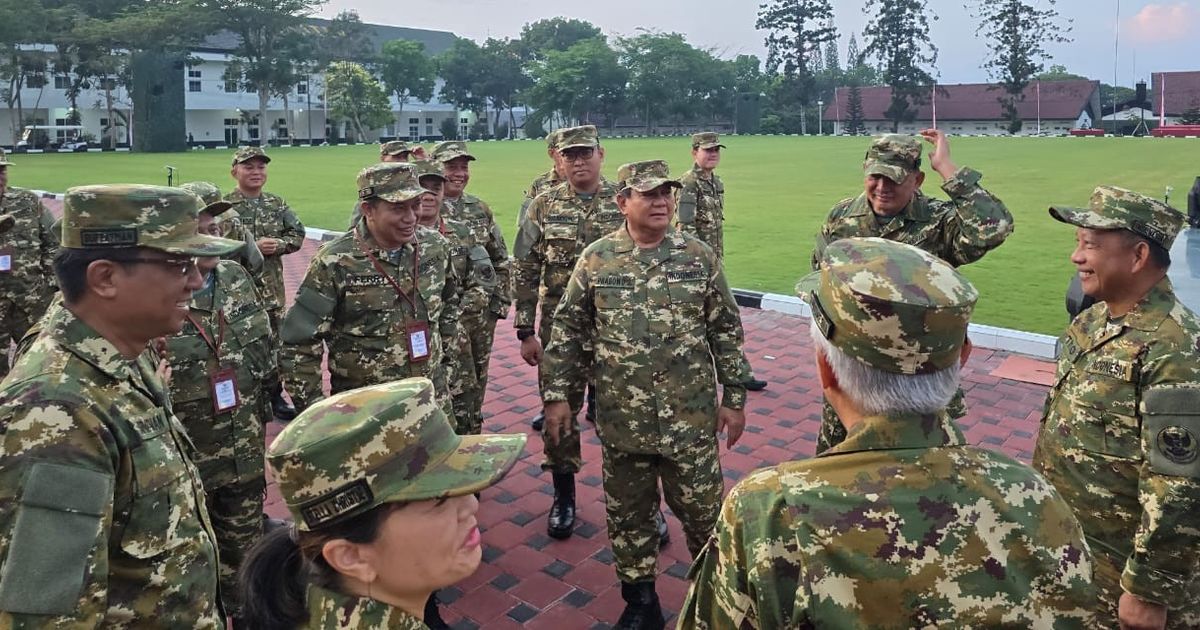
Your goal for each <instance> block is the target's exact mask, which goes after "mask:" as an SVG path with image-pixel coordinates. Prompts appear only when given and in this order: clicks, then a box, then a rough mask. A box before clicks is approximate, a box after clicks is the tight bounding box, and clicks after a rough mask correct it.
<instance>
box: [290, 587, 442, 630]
mask: <svg viewBox="0 0 1200 630" xmlns="http://www.w3.org/2000/svg"><path fill="white" fill-rule="evenodd" d="M306 599H307V601H308V618H309V623H310V624H312V625H313V627H320V628H338V629H342V628H344V629H346V630H349V629H351V628H372V629H378V630H382V629H384V628H392V629H395V630H424V629H426V628H428V626H426V625H425V622H423V621H421V620H420V619H417V618H416V617H414V616H412V615H410V614H408V613H406V612H404V611H403V610H400V609H399V608H396V607H394V606H391V605H389V604H385V603H383V602H380V601H377V600H374V599H370V598H366V597H354V596H350V595H343V594H341V593H335V592H333V591H331V590H328V589H324V588H321V587H319V586H314V585H309V587H308V594H307V597H306Z"/></svg>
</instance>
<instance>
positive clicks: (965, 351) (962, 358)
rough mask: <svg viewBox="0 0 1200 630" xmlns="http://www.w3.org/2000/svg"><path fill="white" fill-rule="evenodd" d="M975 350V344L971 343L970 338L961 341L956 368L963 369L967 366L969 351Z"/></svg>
mask: <svg viewBox="0 0 1200 630" xmlns="http://www.w3.org/2000/svg"><path fill="white" fill-rule="evenodd" d="M974 349H975V344H973V343H971V338H970V337H967V338H966V339H964V340H963V345H962V350H960V351H959V355H958V366H959V367H964V366H966V365H967V359H969V358H970V357H971V351H972V350H974Z"/></svg>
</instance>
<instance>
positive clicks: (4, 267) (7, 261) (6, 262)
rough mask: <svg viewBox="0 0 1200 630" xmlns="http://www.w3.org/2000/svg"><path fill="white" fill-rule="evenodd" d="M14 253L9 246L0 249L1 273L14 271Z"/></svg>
mask: <svg viewBox="0 0 1200 630" xmlns="http://www.w3.org/2000/svg"><path fill="white" fill-rule="evenodd" d="M12 270H13V253H12V250H11V249H8V248H7V247H6V248H4V249H0V273H12Z"/></svg>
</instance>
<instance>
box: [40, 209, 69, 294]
mask: <svg viewBox="0 0 1200 630" xmlns="http://www.w3.org/2000/svg"><path fill="white" fill-rule="evenodd" d="M34 202H35V203H37V208H38V209H40V210H41V216H40V217H39V225H38V237H39V239H40V241H41V243H40V245H41V251H40V252H39V254H40V257H41V265H42V273H44V274H45V275H46V283H47V284H48V285H49V287H50V292H51V293H52V292H53V291H54V290H55V289H56V288H57V284H58V281H57V278H56V276H55V275H54V256H55V254H57V253H58V246H59V244H60V243H61V242H62V234H61V233H58V234H56V233H55V231H54V215H53V214H51V213H50V210H49V209H47V208H46V207H45V206H43V205H42V202H41V201H40V200H37V199H36V197H35V199H34Z"/></svg>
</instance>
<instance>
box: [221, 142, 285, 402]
mask: <svg viewBox="0 0 1200 630" xmlns="http://www.w3.org/2000/svg"><path fill="white" fill-rule="evenodd" d="M270 162H271V158H270V157H269V156H268V155H267V154H266V152H264V151H263V150H262V149H261V148H259V147H242V148H240V149H238V150H237V152H236V153H234V155H233V168H232V170H231V171H230V174H231V175H233V178H234V180H236V181H237V188H235V189H234V190H233V191H232V192H230V193H229V194H228V195H226V196H225V200H226V201H230V202H233V203H236V204H238V214H239V215H241V224H242V226H243V227H244V228H245V229H246V230H248V231H249V232H250V234H251V235H252V236H253V237H254V238H255V239H256V241H255V244H256V245H257V246H258V250H259V251H260V252H261V253H262V255H263V257H264V261H263V266H262V269H261V271H259V272H257V273H256V272H255V271H254V270H252V269H251V270H249V271H250V272H251V273H252V274H254V280H255V282H256V283H257V284H258V290H259V293H260V294H261V295H262V298H263V303H264V305H265V306H266V309H267V315H268V316H269V317H270V318H271V330H272V331H273V332H274V333H275V334H279V325H280V321H281V320H282V319H283V308H284V305H286V304H287V289H286V288H285V287H284V284H283V257H284V256H286V255H288V254H291V253H293V252H296V251H299V250H300V247H301V246H302V245H304V225H303V224H302V223H300V219H298V218H296V214H295V213H294V212H292V209H291V208H289V207H288V204H287V202H286V201H284V200H283V198H282V197H280V196H278V195H273V194H271V193H269V192H264V191H263V186H265V185H266V183H267V165H268V164H270ZM271 408H272V411H273V412H274V415H275V417H276V418H279V419H280V420H283V421H285V422H286V421H288V420H291V419H292V418H294V417H296V410H295V408H294V407H292V406H291V405H289V404H288V402H287V400H285V399H284V398H283V385H282V384H281V383H276V384H275V385H274V388H273V391H272V392H271Z"/></svg>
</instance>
